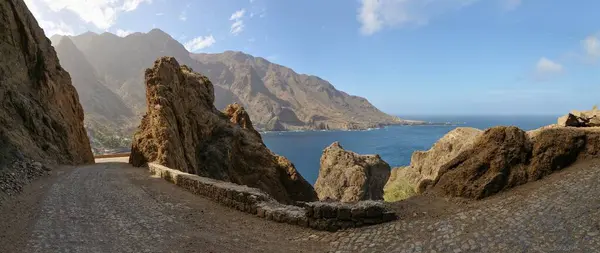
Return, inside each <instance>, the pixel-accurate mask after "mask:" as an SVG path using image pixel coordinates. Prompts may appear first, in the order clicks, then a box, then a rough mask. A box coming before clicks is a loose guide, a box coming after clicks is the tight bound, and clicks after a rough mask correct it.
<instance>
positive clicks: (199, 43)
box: [183, 34, 216, 52]
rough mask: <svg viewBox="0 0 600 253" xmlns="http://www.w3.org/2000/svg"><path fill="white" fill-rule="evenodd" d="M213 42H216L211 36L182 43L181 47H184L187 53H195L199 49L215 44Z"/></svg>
mask: <svg viewBox="0 0 600 253" xmlns="http://www.w3.org/2000/svg"><path fill="white" fill-rule="evenodd" d="M215 42H216V40H215V38H214V37H213V36H212V34H211V35H209V36H204V37H202V36H199V37H196V38H194V39H192V40H190V41H188V42H186V43H184V44H183V45H184V46H185V49H187V50H188V51H190V52H196V51H198V50H200V49H203V48H207V47H210V46H212V45H213V44H215Z"/></svg>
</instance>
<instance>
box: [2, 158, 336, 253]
mask: <svg viewBox="0 0 600 253" xmlns="http://www.w3.org/2000/svg"><path fill="white" fill-rule="evenodd" d="M125 159H126V158H125ZM123 161H124V160H123V158H120V159H115V158H112V159H101V160H97V162H99V163H97V164H95V165H90V166H82V167H78V168H74V169H72V170H69V171H65V172H64V173H62V175H58V176H56V178H55V180H54V183H53V184H52V185H51V186H49V187H47V188H48V189H47V190H46V192H45V194H44V195H45V196H44V197H43V200H42V201H41V203H40V205H39V206H37V207H36V208H35V209H37V210H36V212H37V213H38V214H37V215H32V216H35V220H34V221H32V222H31V225H30V226H29V227H28V228H26V229H27V230H28V231H27V232H24V233H23V234H28V236H27V237H28V238H27V239H23V238H16V241H21V242H22V244H23V245H21V247H15V248H14V249H12V250H14V251H15V252H39V253H51V252H86V253H88V252H111V253H112V252H249V249H252V250H251V251H253V252H254V251H256V252H314V251H323V250H324V246H326V245H325V244H323V243H315V242H309V241H307V240H305V241H302V240H299V241H291V237H293V236H297V235H298V234H302V233H307V232H310V231H308V230H307V229H302V228H299V227H294V226H287V225H284V224H278V223H273V222H268V221H265V220H262V219H259V218H256V217H254V216H252V215H248V214H244V213H241V212H238V211H235V210H232V209H229V208H226V207H222V206H220V205H218V204H215V203H213V202H211V201H209V200H206V199H204V198H202V197H199V196H196V195H193V194H191V193H188V192H186V191H184V190H182V189H180V188H178V187H177V186H174V185H172V184H170V183H168V182H166V181H164V180H162V179H159V178H152V177H150V175H149V173H148V172H146V171H145V170H144V169H140V168H133V167H131V166H130V165H128V164H126V163H123ZM23 195H24V196H23V197H27V195H28V194H27V193H25V194H23ZM19 197H21V196H19ZM17 210H18V209H17ZM3 237H4V236H3ZM307 237H308V236H307ZM0 240H2V239H0ZM8 243H10V242H8ZM4 245H6V244H4ZM0 246H3V244H0ZM13 246H14V245H13ZM7 248H8V246H7ZM3 252H4V251H3Z"/></svg>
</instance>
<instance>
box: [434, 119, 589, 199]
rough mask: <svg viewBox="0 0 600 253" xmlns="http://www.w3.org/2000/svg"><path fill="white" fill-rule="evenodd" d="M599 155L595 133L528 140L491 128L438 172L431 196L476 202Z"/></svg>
mask: <svg viewBox="0 0 600 253" xmlns="http://www.w3.org/2000/svg"><path fill="white" fill-rule="evenodd" d="M530 136H531V137H530ZM599 152H600V131H599V130H598V129H586V128H543V129H540V130H536V132H535V134H528V133H525V132H524V131H522V130H520V129H518V128H516V127H494V128H490V129H488V130H486V131H485V132H484V133H483V134H481V135H480V136H479V137H477V139H476V140H475V142H474V143H473V145H472V146H471V147H470V148H468V149H467V150H464V151H462V152H461V153H460V154H459V155H458V156H457V157H456V158H454V159H452V160H451V161H449V162H447V163H446V164H444V165H443V166H442V168H441V169H440V171H439V173H438V177H437V178H436V180H435V182H433V183H432V187H431V191H432V192H434V193H438V194H442V195H445V196H457V197H467V198H474V199H480V198H484V197H487V196H490V195H493V194H495V193H497V192H500V191H502V190H505V189H508V188H511V187H514V186H518V185H522V184H525V183H527V182H531V181H535V180H538V179H540V178H542V177H544V176H547V175H549V174H551V173H552V172H554V171H557V170H560V169H563V168H565V167H567V166H569V165H571V164H572V163H574V162H575V161H577V160H578V159H586V158H598V157H600V155H599V154H598V153H599Z"/></svg>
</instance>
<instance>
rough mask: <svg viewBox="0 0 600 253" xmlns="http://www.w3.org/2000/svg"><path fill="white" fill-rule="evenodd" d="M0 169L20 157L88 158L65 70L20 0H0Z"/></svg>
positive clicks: (80, 113)
mask: <svg viewBox="0 0 600 253" xmlns="http://www.w3.org/2000/svg"><path fill="white" fill-rule="evenodd" d="M0 19H1V20H2V22H0V31H2V32H0V55H1V58H0V170H1V169H2V167H4V166H6V165H8V164H13V162H14V161H16V160H22V159H24V158H29V159H33V160H35V161H38V162H42V163H44V164H48V163H59V164H71V165H76V164H85V163H93V162H94V157H93V155H92V151H91V148H90V143H89V139H88V137H87V134H86V131H85V129H84V126H83V116H84V114H83V109H82V107H81V104H80V103H79V97H78V95H77V92H76V90H75V88H74V87H73V85H72V83H71V77H70V76H69V73H67V71H65V70H64V69H63V68H62V67H61V65H60V64H59V61H58V58H57V56H56V52H55V51H54V48H53V47H52V46H51V45H50V40H49V39H48V38H46V36H45V35H44V31H43V30H42V29H41V28H40V26H39V25H38V23H37V21H36V20H35V18H34V17H33V15H32V14H31V12H30V11H29V10H28V9H27V6H26V5H25V3H24V2H23V1H22V0H3V1H0Z"/></svg>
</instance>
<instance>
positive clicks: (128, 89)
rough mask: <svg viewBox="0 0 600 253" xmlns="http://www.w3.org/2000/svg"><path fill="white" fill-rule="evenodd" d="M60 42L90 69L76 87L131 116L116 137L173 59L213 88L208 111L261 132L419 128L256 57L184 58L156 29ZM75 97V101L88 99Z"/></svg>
mask: <svg viewBox="0 0 600 253" xmlns="http://www.w3.org/2000/svg"><path fill="white" fill-rule="evenodd" d="M62 37H68V38H69V39H70V41H71V42H72V44H74V45H75V47H76V48H77V49H78V51H79V52H81V54H82V55H83V56H84V58H85V60H86V61H87V62H88V63H89V64H90V65H91V66H93V71H87V72H90V73H88V75H89V76H90V77H89V78H88V79H94V78H95V79H97V82H95V81H93V80H84V81H81V82H85V83H77V84H75V86H77V87H79V86H84V87H85V86H91V85H95V84H94V83H100V84H102V85H103V86H104V87H106V88H107V89H109V90H110V91H112V93H114V94H116V95H118V97H120V99H121V101H122V102H123V103H124V104H125V105H126V107H127V108H129V110H130V112H131V113H132V114H133V116H132V115H125V114H126V112H127V110H123V113H122V114H123V115H120V116H122V117H125V118H130V119H132V120H130V121H127V120H125V121H122V122H117V123H116V124H115V125H117V126H118V127H120V128H123V129H125V127H122V126H121V125H123V124H125V122H128V123H131V122H138V121H139V120H140V119H141V115H143V114H144V113H145V109H146V98H145V91H144V86H143V74H144V71H145V69H146V68H147V67H149V66H151V65H152V63H153V62H154V61H155V60H156V59H157V58H159V57H162V56H172V57H174V58H175V59H177V61H179V62H180V63H181V64H183V65H187V66H188V67H190V68H192V69H193V70H194V71H197V72H200V73H202V74H204V75H206V76H208V78H209V80H211V82H212V83H213V84H214V87H215V98H216V99H215V106H216V107H217V108H218V109H224V108H225V106H226V105H228V104H231V103H240V104H242V105H243V106H244V107H245V108H246V109H247V111H248V114H249V115H250V117H251V118H252V121H253V122H254V123H255V126H256V128H257V129H258V130H261V131H286V130H322V129H342V130H350V129H367V128H377V127H381V126H384V125H392V124H419V123H421V122H417V121H407V120H403V119H400V118H398V117H396V116H391V115H388V114H386V113H384V112H382V111H380V110H379V109H377V108H376V107H375V106H373V105H372V104H371V103H370V102H369V101H368V100H367V99H366V98H363V97H360V96H354V95H349V94H347V93H346V92H343V91H340V90H338V89H336V88H335V86H334V85H333V84H331V83H329V82H328V81H326V80H324V79H322V78H320V77H318V76H314V75H309V74H299V73H297V72H295V71H294V70H293V69H291V68H289V67H286V66H283V65H279V64H276V63H272V62H270V61H268V60H267V59H265V58H263V57H257V56H253V55H250V54H246V53H244V52H241V51H233V50H228V51H225V52H223V53H216V54H206V53H198V54H195V53H190V52H189V51H187V50H186V49H185V47H184V46H183V45H182V44H181V43H179V42H178V41H177V40H175V39H173V37H171V36H170V35H169V34H167V33H165V32H164V31H162V30H160V29H152V30H151V31H149V32H148V33H140V32H136V33H132V34H130V35H127V36H125V37H119V36H117V35H114V34H112V33H107V32H105V33H102V34H97V33H93V32H87V33H83V34H80V35H77V36H62ZM51 41H52V43H54V46H55V47H60V44H61V43H62V39H61V36H53V37H52V38H51ZM68 57H69V54H59V59H60V60H62V58H68ZM69 71H70V70H69ZM91 72H93V73H91ZM80 93H85V92H80ZM80 95H81V96H82V100H85V99H86V98H85V96H89V95H85V94H80ZM97 103H108V102H107V101H97ZM84 107H85V105H84ZM88 107H89V106H88ZM101 107H102V106H101ZM86 113H88V112H87V111H86ZM90 113H91V114H94V113H96V112H90ZM92 117H93V116H92ZM118 117H119V115H117V118H118ZM113 123H114V122H113ZM132 125H135V124H132ZM111 127H114V126H111ZM128 134H129V133H123V135H128ZM131 134H132V133H131ZM129 135H130V134H129ZM123 137H124V136H123ZM127 137H129V136H127Z"/></svg>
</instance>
